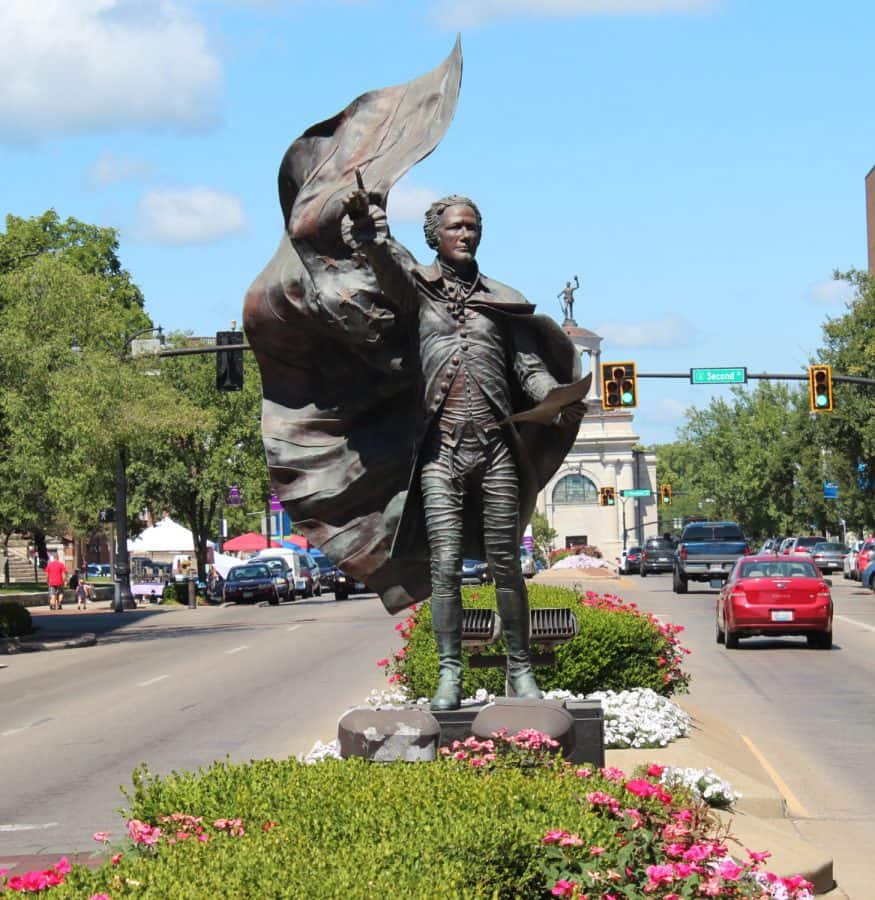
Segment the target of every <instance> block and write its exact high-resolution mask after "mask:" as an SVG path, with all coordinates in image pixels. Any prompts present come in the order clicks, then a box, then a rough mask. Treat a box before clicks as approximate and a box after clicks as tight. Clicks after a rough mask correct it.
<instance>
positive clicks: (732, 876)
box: [717, 857, 744, 881]
mask: <svg viewBox="0 0 875 900" xmlns="http://www.w3.org/2000/svg"><path fill="white" fill-rule="evenodd" d="M742 872H744V869H743V868H742V867H741V866H740V865H738V863H736V862H735V860H734V859H729V858H728V857H727V858H726V859H721V860H720V862H719V863H718V864H717V874H718V875H720V877H721V878H724V879H726V881H738V876H739V875H741V873H742Z"/></svg>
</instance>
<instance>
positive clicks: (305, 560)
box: [252, 547, 322, 597]
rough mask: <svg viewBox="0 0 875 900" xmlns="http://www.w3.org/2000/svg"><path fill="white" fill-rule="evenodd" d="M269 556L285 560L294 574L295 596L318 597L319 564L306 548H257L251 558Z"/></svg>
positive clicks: (320, 588) (320, 587) (265, 557)
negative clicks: (256, 551)
mask: <svg viewBox="0 0 875 900" xmlns="http://www.w3.org/2000/svg"><path fill="white" fill-rule="evenodd" d="M270 557H274V558H280V559H284V560H286V562H288V564H289V568H290V569H291V570H292V573H293V575H294V578H293V583H292V587H293V588H294V592H295V596H296V597H314V596H315V597H318V596H319V595H320V594H321V593H322V581H321V578H320V573H319V566H317V565H316V561H315V560H314V559H313V557H312V556H310V554H309V553H307V551H306V550H292V549H291V547H270V548H265V549H264V550H259V551H258V553H256V554H255V556H254V557H252V558H253V559H269V558H270Z"/></svg>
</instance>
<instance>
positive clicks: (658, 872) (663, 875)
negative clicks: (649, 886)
mask: <svg viewBox="0 0 875 900" xmlns="http://www.w3.org/2000/svg"><path fill="white" fill-rule="evenodd" d="M644 871H645V872H646V873H647V877H648V878H649V879H650V881H651V882H652V883H653V884H654V885H660V884H668V883H669V882H670V881H674V866H672V865H671V864H669V865H666V866H648V867H647V868H646V869H645V870H644Z"/></svg>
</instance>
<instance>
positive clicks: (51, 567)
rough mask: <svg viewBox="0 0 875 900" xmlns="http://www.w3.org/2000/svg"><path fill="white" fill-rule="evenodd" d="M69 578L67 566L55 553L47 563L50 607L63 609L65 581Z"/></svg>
mask: <svg viewBox="0 0 875 900" xmlns="http://www.w3.org/2000/svg"><path fill="white" fill-rule="evenodd" d="M66 580H67V567H66V566H65V565H64V564H63V563H62V562H61V560H60V559H58V554H57V553H53V554H52V555H51V557H50V558H49V561H48V563H47V564H46V581H48V583H49V608H50V609H62V608H63V604H64V583H65V582H66Z"/></svg>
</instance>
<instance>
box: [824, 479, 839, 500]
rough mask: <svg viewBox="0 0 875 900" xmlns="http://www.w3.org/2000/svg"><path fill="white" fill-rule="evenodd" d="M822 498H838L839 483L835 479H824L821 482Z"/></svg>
mask: <svg viewBox="0 0 875 900" xmlns="http://www.w3.org/2000/svg"><path fill="white" fill-rule="evenodd" d="M823 499H824V500H838V499H839V483H838V482H837V481H824V483H823Z"/></svg>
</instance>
